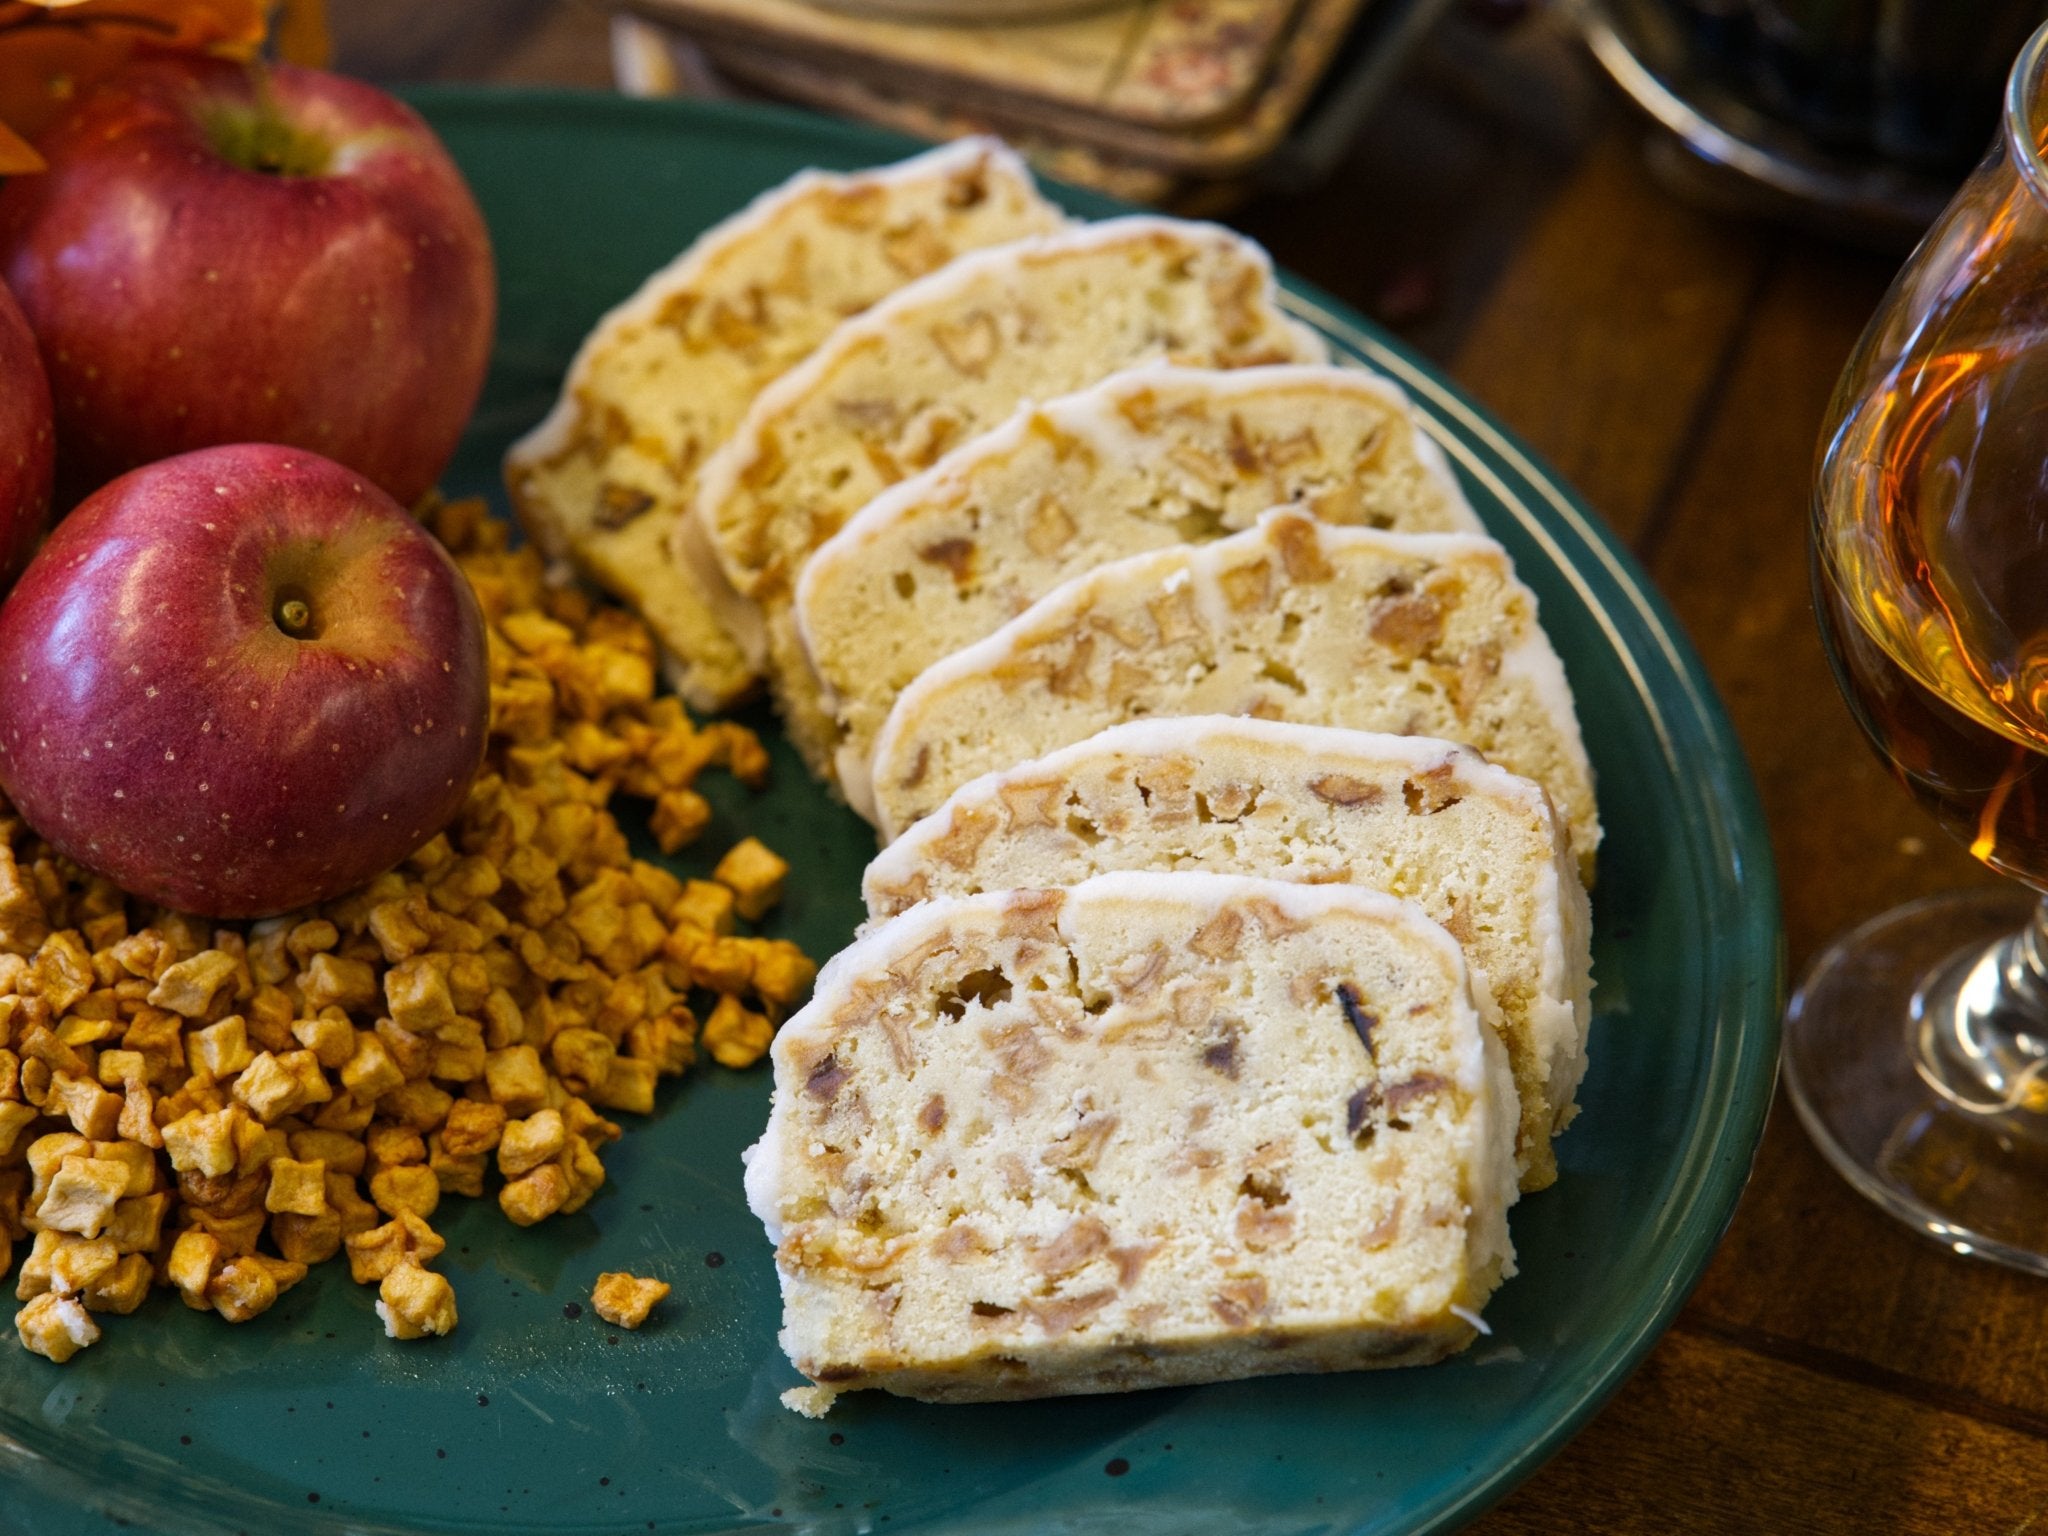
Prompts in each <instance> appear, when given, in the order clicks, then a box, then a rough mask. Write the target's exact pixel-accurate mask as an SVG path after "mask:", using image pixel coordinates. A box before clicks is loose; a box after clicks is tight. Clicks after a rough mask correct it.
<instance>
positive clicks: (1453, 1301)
mask: <svg viewBox="0 0 2048 1536" xmlns="http://www.w3.org/2000/svg"><path fill="white" fill-rule="evenodd" d="M774 1061H775V1097H774V1108H773V1110H772V1112H771V1114H770V1117H769V1122H768V1128H767V1130H766V1132H765V1133H764V1134H763V1136H762V1138H761V1141H760V1142H759V1143H758V1144H757V1145H756V1146H755V1147H754V1148H753V1149H752V1151H751V1152H750V1153H749V1154H748V1164H747V1181H746V1182H747V1198H748V1202H749V1204H750V1205H751V1206H752V1207H753V1209H754V1211H755V1213H756V1214H757V1215H758V1216H760V1218H761V1219H762V1221H763V1223H764V1224H765V1225H766V1226H767V1228H768V1233H769V1236H770V1238H771V1240H772V1241H773V1242H774V1243H775V1245H776V1267H777V1270H778V1272H779V1274H780V1277H781V1282H782V1295H783V1330H782V1336H781V1339H782V1346H783V1348H784V1349H785V1350H786V1351H787V1352H788V1354H789V1356H790V1358H791V1359H792V1360H793V1361H794V1362H795V1363H796V1366H797V1368H798V1369H799V1370H801V1371H802V1372H803V1373H804V1374H805V1375H806V1376H808V1377H810V1378H811V1379H812V1380H813V1381H814V1382H817V1383H818V1384H819V1385H820V1386H822V1387H825V1388H828V1389H837V1390H852V1389H855V1388H859V1387H882V1388H885V1389H887V1390H889V1391H892V1392H897V1393H901V1394H904V1395H906V1396H910V1397H921V1398H926V1399H931V1400H939V1401H946V1400H955V1401H957V1400H972V1399H988V1398H1018V1397H1039V1396H1047V1395H1051V1394H1054V1393H1069V1392H1113V1391H1123V1390H1126V1389H1129V1388H1135V1387H1151V1386H1164V1385H1170V1384H1175V1383H1183V1382H1194V1381H1213V1380H1219V1379H1224V1378H1231V1377H1240V1376H1253V1375H1265V1374H1272V1373H1278V1372H1289V1371H1322V1370H1351V1369H1357V1368H1361V1367H1367V1366H1389V1365H1419V1364H1423V1363H1426V1362H1428V1361H1432V1360H1436V1359H1440V1358H1442V1357H1443V1356H1444V1355H1446V1354H1449V1353H1451V1352H1452V1351H1454V1350H1457V1349H1459V1348H1462V1347H1463V1346H1464V1345H1465V1344H1467V1343H1469V1342H1470V1341H1471V1339H1472V1337H1473V1334H1474V1330H1475V1328H1476V1327H1477V1326H1478V1322H1479V1319H1478V1312H1479V1309H1480V1308H1481V1307H1482V1306H1484V1305H1485V1303H1486V1300H1487V1298H1488V1296H1489V1295H1490V1294H1491V1293H1492V1291H1493V1289H1494V1287H1495V1286H1496V1285H1497V1284H1498V1283H1499V1281H1500V1280H1501V1279H1502V1278H1503V1277H1504V1276H1505V1275H1506V1274H1508V1273H1511V1272H1512V1264H1513V1259H1512V1249H1511V1248H1510V1246H1509V1242H1508V1232H1507V1220H1506V1210H1507V1206H1508V1204H1509V1202H1511V1201H1512V1200H1513V1199H1514V1193H1515V1182H1514V1159H1513V1153H1512V1143H1513V1132H1514V1102H1513V1097H1512V1095H1513V1087H1512V1085H1511V1083H1510V1082H1509V1079H1508V1074H1507V1067H1506V1063H1505V1061H1504V1059H1503V1057H1502V1055H1501V1049H1500V1043H1499V1041H1498V1040H1497V1039H1496V1038H1495V1036H1494V1034H1493V1031H1492V1030H1491V1029H1490V1028H1489V1027H1488V1026H1487V1024H1486V1023H1485V1022H1483V1021H1482V1018H1481V1014H1480V1012H1479V1009H1478V1007H1477V1006H1475V1003H1474V1000H1473V994H1472V991H1471V989H1470V984H1469V980H1468V975H1467V972H1466V969H1465V965H1464V962H1463V960H1462V959H1461V958H1460V955H1459V952H1458V948H1457V945H1456V944H1455V943H1453V942H1452V941H1451V939H1450V937H1449V935H1447V934H1445V933H1444V931H1443V930H1442V929H1440V928H1438V927H1437V926H1436V925H1435V924H1434V923H1432V922H1430V921H1429V920H1428V919H1427V918H1425V917H1424V916H1423V915H1422V914H1421V913H1420V912H1419V911H1418V910H1417V909H1416V908H1414V907H1413V906H1410V905H1409V904H1407V903H1404V902H1397V901H1395V900H1393V899H1391V898H1389V897H1386V896H1382V895H1380V894H1378V893H1376V892H1370V891H1362V890H1358V889H1356V888H1354V887H1347V886H1299V885H1286V884H1282V883H1279V882H1277V881H1268V880H1249V879H1234V878H1230V877H1226V876H1221V875H1203V874H1164V875H1162V874H1142V875H1141V874H1115V875H1104V876H1101V877H1099V878H1097V879H1094V880H1090V881H1087V882H1085V883H1083V884H1081V885H1077V886H1075V887H1073V888H1072V889H1071V890H1066V891H1022V892H1019V891H1011V892H1002V893H994V894H988V895H982V896H973V897H967V898H964V899H960V900H953V901H937V902H930V903H927V904H925V905H922V906H919V907H917V908H915V909H913V910H912V911H910V912H907V913H905V914H904V915H903V916H901V917H898V918H896V919H894V920H893V921H891V922H889V923H886V924H884V925H883V926H882V927H880V928H879V929H877V930H875V931H874V932H873V933H872V934H870V935H868V936H867V937H866V938H864V939H862V940H860V941H858V942H857V943H856V944H855V945H854V946H853V947H852V948H851V949H848V950H846V951H844V952H843V953H842V954H841V955H840V956H839V957H838V958H837V959H836V960H834V961H833V963H832V964H831V965H830V966H829V967H827V969H826V972H825V974H824V976H823V977H821V978H820V980H819V984H818V989H817V992H816V994H815V996H814V998H813V1000H812V1002H811V1003H810V1005H809V1006H808V1007H806V1008H805V1009H804V1010H803V1011H802V1012H801V1013H799V1014H798V1015H797V1016H796V1017H795V1018H794V1019H792V1020H791V1021H790V1022H789V1024H788V1025H787V1026H785V1027H784V1029H783V1031H782V1033H781V1034H780V1035H779V1036H777V1038H776V1041H775V1046H774ZM801 1401H803V1399H802V1398H799V1402H801Z"/></svg>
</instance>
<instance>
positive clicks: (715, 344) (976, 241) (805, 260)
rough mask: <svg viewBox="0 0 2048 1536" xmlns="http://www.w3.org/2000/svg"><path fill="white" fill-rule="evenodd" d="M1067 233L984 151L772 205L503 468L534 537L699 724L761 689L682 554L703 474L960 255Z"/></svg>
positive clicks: (610, 319) (690, 266)
mask: <svg viewBox="0 0 2048 1536" xmlns="http://www.w3.org/2000/svg"><path fill="white" fill-rule="evenodd" d="M1061 222H1062V218H1061V215H1060V213H1059V211H1058V210H1057V209H1056V208H1054V207H1053V206H1052V204H1050V203H1048V202H1047V201H1046V200H1045V199H1044V198H1042V197H1040V196H1039V195H1038V192H1037V191H1036V189H1035V188H1034V186H1033V185H1032V180H1031V174H1030V172H1029V171H1028V170H1026V169H1025V167H1024V164H1023V162H1022V161H1021V160H1019V159H1018V158H1017V157H1016V156H1015V155H1014V154H1012V153H1011V152H1010V151H1009V150H1007V149H1005V148H1004V147H1002V146H1001V145H1000V144H997V143H996V142H994V141H993V140H989V139H973V140H968V141H965V142H962V143H959V144H954V145H951V146H949V147H947V148H945V149H939V150H934V151H933V152H931V153H929V154H925V155H920V156H918V157H917V158H916V159H913V160H908V161H905V162H903V163H902V164H900V165H895V166H888V167H884V168H883V169H881V170H876V171H867V172H862V173H860V174H857V175H851V176H837V175H826V174H823V173H820V172H816V171H807V172H805V173H804V174H803V175H801V176H798V177H796V178H795V179H794V180H792V181H790V182H787V183H785V184H784V185H783V186H781V187H779V188H777V189H775V190H774V191H771V192H768V193H767V194H765V195H764V196H762V197H760V198H759V199H757V200H756V201H755V202H754V203H753V204H752V205H751V206H750V207H748V208H746V209H745V210H744V211H742V212H741V213H739V214H736V215H735V216H734V217H732V218H730V219H727V220H726V221H725V222H724V223H722V224H719V225H717V226H715V227H714V228H712V229H710V230H709V231H707V232H706V233H705V234H703V235H701V236H700V237H699V238H698V239H697V240H696V241H695V242H694V243H693V244H692V245H691V246H690V247H689V248H688V249H687V250H685V251H684V252H683V253H682V255H680V256H678V257H677V258H676V259H675V260H674V261H673V262H671V263H670V264H669V265H668V266H666V267H664V268H663V269H662V270H661V271H659V272H656V273H655V274H654V275H653V276H652V277H650V278H648V279H647V281H646V282H645V283H644V284H642V285H641V288H640V291H639V292H638V293H636V294H634V295H633V297H632V298H630V299H628V300H627V301H626V302H625V303H624V304H622V305H620V306H619V307H618V308H617V309H614V310H613V311H612V312H611V313H610V314H608V315H606V316H605V317H604V319H602V320H601V321H599V322H598V325H597V328H596V329H595V330H594V331H592V332H591V334H590V337H589V339H588V340H586V341H585V342H584V343H583V346H582V348H581V350H579V351H578V352H577V354H576V360H575V362H574V363H573V364H572V365H571V366H570V369H569V374H568V377H567V378H566V379H565V380H564V382H563V388H562V397H561V399H560V401H559V402H558V403H557V404H556V406H555V408H554V410H553V411H552V412H551V413H550V414H549V415H548V417H547V419H546V420H544V421H543V422H542V423H541V424H540V425H539V426H538V427H537V428H535V429H534V431H533V432H531V433H529V434H528V435H527V436H526V437H525V438H523V439H522V440H521V441H519V442H518V443H516V444H514V445H513V448H512V451H511V452H510V453H509V454H507V455H506V458H505V481H506V485H507V487H508V488H509V490H510V491H511V495H512V500H513V502H514V504H515V505H516V506H517V507H518V509H519V516H520V520H521V522H522V523H524V524H525V526H526V529H527V532H528V533H529V535H530V536H531V537H532V538H533V541H534V542H535V544H537V545H539V546H540V547H541V548H542V549H543V550H545V551H546V552H547V553H548V554H549V555H550V556H553V557H557V558H560V557H569V558H573V559H574V560H575V561H576V562H577V563H578V564H580V565H581V566H582V567H583V569H584V570H585V571H587V572H588V573H589V574H590V576H591V578H592V579H593V580H595V581H597V582H598V583H600V584H601V585H602V586H604V587H605V589H606V590H608V591H610V592H612V593H614V594H615V595H617V596H618V597H620V598H622V599H624V600H625V601H626V602H627V603H629V604H630V605H631V606H632V607H633V608H635V609H636V610H637V611H638V612H639V613H640V614H641V615H642V617H644V618H645V619H646V620H647V621H648V623H649V625H650V626H651V627H652V628H653V630H654V632H655V634H656V635H657V636H658V637H659V638H660V640H661V641H662V643H663V645H664V646H665V647H666V648H667V651H668V654H669V657H670V661H671V666H670V670H671V672H672V673H673V674H674V675H675V677H676V681H677V683H678V686H679V688H680V691H681V692H682V693H683V695H684V697H685V698H686V699H687V700H688V701H689V702H690V703H691V704H692V705H694V706H696V707H698V708H700V709H712V708H717V707H720V706H722V705H724V704H726V703H729V702H731V700H732V699H734V698H736V697H737V696H738V695H739V694H740V693H742V692H744V691H745V689H746V687H747V686H748V685H749V684H750V683H751V682H752V681H753V680H754V678H755V676H756V671H757V668H758V665H759V654H758V653H759V652H760V650H761V649H762V647H763V641H762V637H761V632H760V621H759V617H758V615H756V614H755V613H754V612H753V610H752V605H751V604H749V603H747V602H745V601H744V600H743V599H741V598H740V597H739V596H738V595H737V594H736V593H734V592H733V591H732V590H731V588H730V587H729V586H727V585H726V583H725V582H724V580H723V579H722V578H721V577H720V576H719V575H718V574H717V565H716V562H715V561H714V560H711V559H708V558H707V559H703V560H700V561H697V562H695V563H689V562H683V561H678V560H676V559H674V558H672V557H671V555H670V553H669V541H670V539H671V537H672V535H673V534H674V533H675V532H676V525H677V524H678V522H679V521H680V519H681V515H682V513H683V512H684V511H686V510H687V509H688V507H689V506H690V503H691V499H692V497H693V496H694V495H695V492H696V483H697V471H698V469H699V468H700V467H701V465H702V463H703V461H704V460H705V459H706V458H708V457H709V456H710V454H711V453H712V451H713V450H714V449H716V448H717V447H718V446H719V444H721V443H723V442H724V441H725V440H726V438H727V437H728V436H730V435H731V433H732V430H733V428H734V427H735V426H737V425H738V424H739V421H740V418H741V417H742V416H743V415H744V414H745V412H746V409H747V407H748V405H749V404H751V403H752V401H753V399H754V397H755V395H757V394H759V393H760V391H761V388H762V386H763V385H765V384H767V383H768V382H769V381H770V380H772V379H774V378H776V377H777V376H779V375H780V374H782V373H784V372H786V371H787V370H788V369H789V368H790V367H792V366H793V365H794V364H796V363H797V362H799V361H801V360H802V359H803V358H804V357H805V356H806V355H807V354H809V353H810V352H811V350H812V349H813V348H815V347H816V346H817V345H818V343H819V342H820V341H821V340H823V339H824V337H825V335H826V333H827V332H829V331H830V330H831V329H832V328H833V327H834V326H836V325H838V324H839V322H840V321H841V320H843V319H844V318H845V317H846V316H848V315H850V314H853V313H855V312H857V311H859V310H863V309H866V308H867V307H868V306H869V305H871V304H873V303H874V302H875V301H876V300H877V299H880V298H882V297H883V296H884V295H886V294H889V293H891V292H893V291H894V290H895V289H897V288H900V287H902V286H903V285H904V284H905V283H907V282H910V281H911V280H912V279H914V278H918V277H922V276H924V275H925V274H926V273H928V272H930V271H932V270H933V269H935V268H937V267H940V266H943V265H944V264H945V263H946V262H948V261H950V260H952V258H953V257H954V256H955V255H957V254H959V253H960V252H961V251H965V250H971V249H975V248H977V247H981V246H988V245H998V244H1001V243H1003V242H1006V241H1011V240H1017V239H1020V238H1023V237H1024V236H1027V235H1034V234H1039V233H1043V232H1045V231H1048V230H1051V229H1054V228H1057V227H1058V226H1059V225H1060V223H1061ZM750 651H751V652H752V653H753V654H750Z"/></svg>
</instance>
